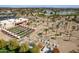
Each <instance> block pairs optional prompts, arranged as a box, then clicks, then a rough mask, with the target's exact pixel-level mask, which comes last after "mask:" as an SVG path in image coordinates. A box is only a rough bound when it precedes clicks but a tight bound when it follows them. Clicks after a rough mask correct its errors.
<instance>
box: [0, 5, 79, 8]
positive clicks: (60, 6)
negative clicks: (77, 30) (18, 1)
mask: <svg viewBox="0 0 79 59" xmlns="http://www.w3.org/2000/svg"><path fill="white" fill-rule="evenodd" d="M0 8H79V5H0Z"/></svg>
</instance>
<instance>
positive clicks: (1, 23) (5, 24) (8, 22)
mask: <svg viewBox="0 0 79 59" xmlns="http://www.w3.org/2000/svg"><path fill="white" fill-rule="evenodd" d="M27 20H28V19H26V18H19V19H8V20H2V21H0V28H6V29H8V28H11V27H14V26H15V24H16V23H21V22H24V21H27Z"/></svg>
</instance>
